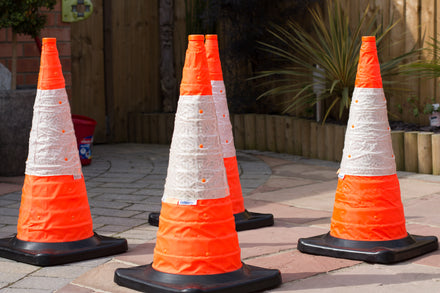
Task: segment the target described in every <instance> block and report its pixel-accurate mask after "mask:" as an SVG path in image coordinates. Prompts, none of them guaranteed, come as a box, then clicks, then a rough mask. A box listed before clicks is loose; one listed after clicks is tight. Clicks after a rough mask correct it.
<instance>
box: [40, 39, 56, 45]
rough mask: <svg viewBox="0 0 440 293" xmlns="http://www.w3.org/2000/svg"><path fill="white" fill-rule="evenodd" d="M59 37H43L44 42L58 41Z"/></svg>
mask: <svg viewBox="0 0 440 293" xmlns="http://www.w3.org/2000/svg"><path fill="white" fill-rule="evenodd" d="M56 42H57V39H56V38H43V44H46V43H56Z"/></svg>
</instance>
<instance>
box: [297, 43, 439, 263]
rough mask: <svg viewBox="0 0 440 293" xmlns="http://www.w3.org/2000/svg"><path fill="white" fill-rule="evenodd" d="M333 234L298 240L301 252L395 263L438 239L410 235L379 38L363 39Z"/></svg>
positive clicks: (430, 247) (430, 246)
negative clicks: (397, 171) (379, 55)
mask: <svg viewBox="0 0 440 293" xmlns="http://www.w3.org/2000/svg"><path fill="white" fill-rule="evenodd" d="M338 177H339V178H338V187H337V189H336V196H335V204H334V208H333V216H332V220H331V227H330V232H329V233H328V234H325V235H320V236H315V237H311V238H305V239H299V242H298V250H300V251H302V252H305V253H311V254H318V255H326V256H332V257H339V258H348V259H355V260H363V261H367V262H373V263H394V262H399V261H403V260H406V259H409V258H412V257H416V256H419V255H421V254H424V253H427V252H430V251H433V250H435V249H437V247H438V241H437V238H436V237H435V236H416V235H410V234H408V233H407V231H406V227H405V216H404V211H403V205H402V202H401V198H400V187H399V180H398V178H397V174H396V164H395V159H394V154H393V150H392V144H391V134H390V127H389V124H388V117H387V107H386V99H385V95H384V92H383V88H382V78H381V75H380V66H379V61H378V57H377V49H376V38H375V37H372V36H367V37H363V38H362V46H361V49H360V56H359V65H358V71H357V75H356V83H355V89H354V92H353V97H352V102H351V107H350V115H349V120H348V127H347V132H346V134H345V145H344V151H343V157H342V161H341V168H340V171H339V175H338Z"/></svg>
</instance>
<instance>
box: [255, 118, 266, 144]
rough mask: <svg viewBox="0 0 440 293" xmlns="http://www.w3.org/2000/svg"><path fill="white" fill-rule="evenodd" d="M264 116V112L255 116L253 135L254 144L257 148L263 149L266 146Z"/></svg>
mask: <svg viewBox="0 0 440 293" xmlns="http://www.w3.org/2000/svg"><path fill="white" fill-rule="evenodd" d="M266 116H267V115H264V114H258V115H256V116H255V128H256V137H255V145H256V148H257V150H259V151H265V150H267V147H266V145H267V144H266V139H267V135H266Z"/></svg>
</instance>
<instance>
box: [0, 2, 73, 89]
mask: <svg viewBox="0 0 440 293" xmlns="http://www.w3.org/2000/svg"><path fill="white" fill-rule="evenodd" d="M43 13H45V14H46V15H47V22H46V26H45V28H44V29H43V30H42V31H41V35H40V40H41V39H42V38H45V37H50V38H56V39H57V47H58V53H59V56H60V61H61V66H62V68H63V74H64V78H65V80H66V89H67V93H68V94H69V96H70V88H71V82H72V81H71V56H70V52H71V51H70V45H71V42H70V23H64V22H62V20H61V0H58V1H57V4H56V5H55V7H54V9H53V10H51V11H47V10H44V12H43ZM11 41H12V32H11V29H1V30H0V63H2V64H3V65H5V66H6V67H8V68H9V70H11V63H12V62H11V56H12V42H11ZM17 41H18V44H17V57H18V59H17V87H18V88H20V87H32V86H34V87H36V86H37V81H38V72H39V69H40V52H39V50H38V47H37V44H36V42H35V40H34V39H33V38H32V37H30V36H25V35H18V36H17Z"/></svg>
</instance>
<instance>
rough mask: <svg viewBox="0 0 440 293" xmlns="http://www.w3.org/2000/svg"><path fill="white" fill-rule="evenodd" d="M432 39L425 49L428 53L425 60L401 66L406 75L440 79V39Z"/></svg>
mask: <svg viewBox="0 0 440 293" xmlns="http://www.w3.org/2000/svg"><path fill="white" fill-rule="evenodd" d="M438 37H440V35H439V36H438ZM430 39H431V41H430V42H428V43H427V47H426V48H423V50H424V51H425V52H426V53H427V54H426V57H425V58H423V59H418V60H415V61H414V62H411V63H408V64H405V65H401V66H400V69H401V70H402V71H403V72H404V73H405V74H408V75H412V76H414V77H415V78H427V79H430V78H439V77H440V56H439V55H440V54H439V53H440V52H439V50H440V39H439V38H434V37H431V38H430Z"/></svg>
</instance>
